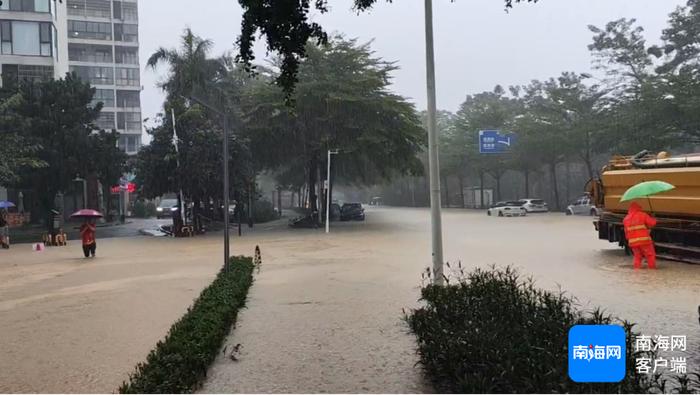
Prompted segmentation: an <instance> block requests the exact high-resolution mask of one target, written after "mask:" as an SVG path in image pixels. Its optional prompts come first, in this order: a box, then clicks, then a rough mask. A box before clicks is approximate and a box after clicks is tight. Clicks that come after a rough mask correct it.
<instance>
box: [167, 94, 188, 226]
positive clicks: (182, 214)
mask: <svg viewBox="0 0 700 395" xmlns="http://www.w3.org/2000/svg"><path fill="white" fill-rule="evenodd" d="M170 115H172V117H173V135H174V136H175V137H176V138H177V129H176V128H175V109H174V108H171V109H170ZM178 145H179V138H178V139H177V140H176V141H175V153H176V154H177V156H176V159H177V169H178V171H179V170H180V148H179V147H178ZM178 184H180V185H182V183H180V182H178ZM179 211H180V219H181V220H182V224H183V225H185V197H184V196H182V188H180V210H179Z"/></svg>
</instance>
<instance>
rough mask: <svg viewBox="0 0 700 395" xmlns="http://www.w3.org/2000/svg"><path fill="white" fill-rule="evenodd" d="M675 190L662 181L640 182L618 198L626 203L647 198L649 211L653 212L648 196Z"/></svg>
mask: <svg viewBox="0 0 700 395" xmlns="http://www.w3.org/2000/svg"><path fill="white" fill-rule="evenodd" d="M675 188H676V187H674V186H673V185H671V184H669V183H667V182H664V181H645V182H640V183H639V184H637V185H635V186H633V187H631V188H629V189H628V190H626V191H625V193H624V194H623V195H622V198H620V201H621V202H627V201H629V200H634V199H639V198H647V201H648V202H649V210H651V212H654V208H653V207H651V199H649V196H651V195H656V194H658V193H662V192H667V191H670V190H671V189H675Z"/></svg>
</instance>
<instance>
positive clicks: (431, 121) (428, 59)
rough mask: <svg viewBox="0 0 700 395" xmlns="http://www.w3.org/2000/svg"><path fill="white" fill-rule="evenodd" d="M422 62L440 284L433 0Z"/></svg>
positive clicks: (436, 280) (440, 281)
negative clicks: (424, 75) (426, 94)
mask: <svg viewBox="0 0 700 395" xmlns="http://www.w3.org/2000/svg"><path fill="white" fill-rule="evenodd" d="M425 63H426V68H425V69H426V77H427V78H426V79H427V88H428V154H429V155H428V165H429V167H430V219H431V230H432V248H433V281H434V283H435V284H436V285H442V284H443V274H442V265H443V258H442V218H441V214H440V162H439V160H438V136H437V122H436V119H435V117H436V113H437V106H436V104H435V50H434V48H433V2H432V0H425Z"/></svg>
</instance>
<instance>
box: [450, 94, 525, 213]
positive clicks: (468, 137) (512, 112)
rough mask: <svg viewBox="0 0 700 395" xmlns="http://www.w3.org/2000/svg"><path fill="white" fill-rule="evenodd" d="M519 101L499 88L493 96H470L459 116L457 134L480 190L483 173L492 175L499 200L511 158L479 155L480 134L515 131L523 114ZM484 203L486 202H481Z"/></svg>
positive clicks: (510, 164) (506, 155) (510, 165)
mask: <svg viewBox="0 0 700 395" xmlns="http://www.w3.org/2000/svg"><path fill="white" fill-rule="evenodd" d="M520 107H521V104H520V101H519V100H518V99H517V98H514V97H510V96H508V95H507V94H506V91H505V90H504V89H503V87H501V86H500V85H497V86H496V87H495V88H494V90H493V91H491V92H482V93H478V94H476V95H468V96H467V98H466V100H465V101H464V103H462V105H461V106H460V109H459V111H458V112H457V119H456V123H455V127H456V129H457V131H456V133H459V134H460V135H461V137H460V139H461V141H463V142H464V144H465V145H463V146H464V147H466V153H465V155H466V157H469V158H471V159H470V163H471V165H472V167H473V168H474V170H475V172H476V174H478V176H479V180H480V188H481V189H482V190H483V189H484V185H483V178H484V177H483V176H484V173H486V174H489V175H490V176H491V177H492V178H493V179H494V181H495V182H496V200H500V199H501V198H502V194H501V179H502V177H503V175H504V174H505V172H506V171H507V170H509V169H510V168H511V167H512V159H513V158H512V156H511V155H510V154H504V155H487V154H480V153H479V131H480V130H487V129H488V130H502V131H504V132H511V131H514V130H515V129H514V127H515V120H516V119H517V117H518V114H519V113H520ZM482 201H483V200H482Z"/></svg>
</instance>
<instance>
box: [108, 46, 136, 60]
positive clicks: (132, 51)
mask: <svg viewBox="0 0 700 395" xmlns="http://www.w3.org/2000/svg"><path fill="white" fill-rule="evenodd" d="M114 51H115V52H114V53H115V55H116V56H115V57H114V61H115V62H116V63H119V64H139V51H138V49H136V48H131V47H115V48H114Z"/></svg>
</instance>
